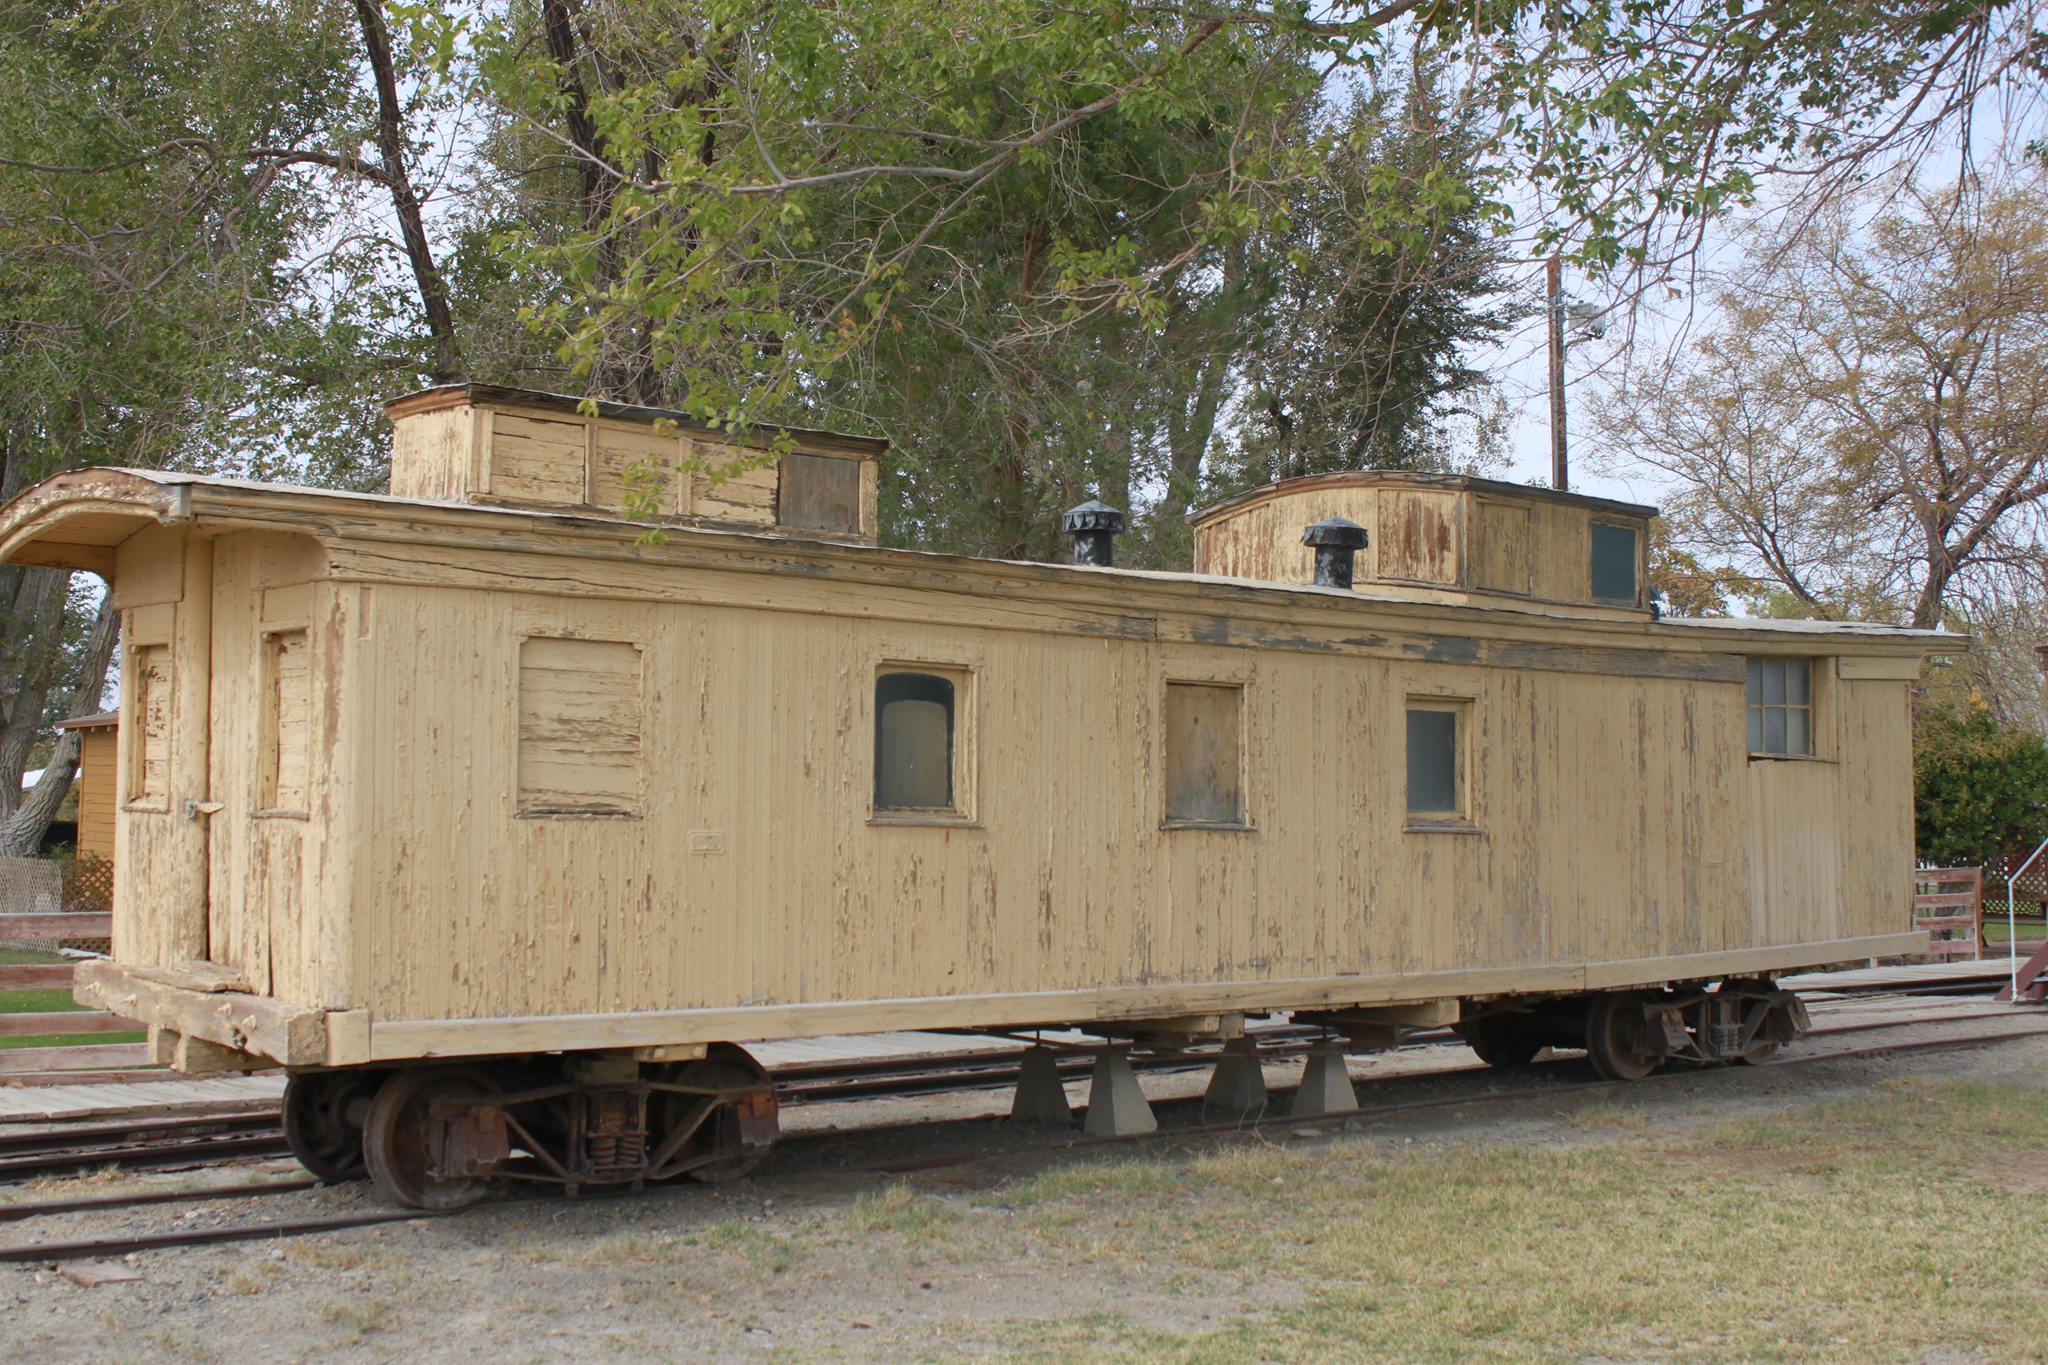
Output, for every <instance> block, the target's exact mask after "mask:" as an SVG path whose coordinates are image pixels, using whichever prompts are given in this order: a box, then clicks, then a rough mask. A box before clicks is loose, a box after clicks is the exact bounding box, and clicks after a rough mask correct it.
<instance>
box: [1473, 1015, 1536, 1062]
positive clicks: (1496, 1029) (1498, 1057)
mask: <svg viewBox="0 0 2048 1365" xmlns="http://www.w3.org/2000/svg"><path fill="white" fill-rule="evenodd" d="M1458 1036H1459V1037H1460V1038H1463V1039H1464V1040H1465V1046H1466V1047H1469V1048H1471V1049H1472V1050H1473V1051H1474V1052H1476V1053H1478V1054H1479V1060H1480V1061H1482V1062H1485V1063H1486V1064H1487V1065H1488V1066H1491V1067H1498V1068H1501V1069H1503V1070H1507V1069H1512V1068H1514V1067H1521V1066H1527V1065H1529V1063H1531V1062H1533V1061H1535V1060H1536V1054H1537V1053H1539V1052H1541V1051H1542V1050H1543V1036H1542V1035H1541V1034H1540V1033H1538V1032H1537V1030H1536V1027H1535V1025H1534V1024H1533V1023H1532V1022H1531V1021H1530V1020H1529V1019H1528V1018H1527V1017H1526V1016H1524V1015H1520V1014H1514V1013H1508V1012H1503V1013H1500V1014H1482V1015H1480V1016H1478V1017H1477V1018H1474V1019H1464V1020H1460V1021H1459V1023H1458Z"/></svg>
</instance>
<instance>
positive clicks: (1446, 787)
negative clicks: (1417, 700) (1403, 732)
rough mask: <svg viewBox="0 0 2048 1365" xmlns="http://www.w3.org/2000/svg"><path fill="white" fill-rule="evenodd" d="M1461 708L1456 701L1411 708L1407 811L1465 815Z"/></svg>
mask: <svg viewBox="0 0 2048 1365" xmlns="http://www.w3.org/2000/svg"><path fill="white" fill-rule="evenodd" d="M1458 710H1459V708H1458V707H1457V706H1456V705H1455V704H1452V705H1428V706H1411V707H1409V708H1408V813H1409V814H1410V815H1427V816H1435V817H1438V818H1445V817H1451V818H1455V817H1458V816H1462V815H1463V814H1464V813H1465V810H1464V801H1463V796H1464V793H1463V792H1461V791H1460V790H1459V786H1460V784H1459V781H1458V767H1459V764H1458Z"/></svg>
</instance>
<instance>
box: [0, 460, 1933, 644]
mask: <svg viewBox="0 0 2048 1365" xmlns="http://www.w3.org/2000/svg"><path fill="white" fill-rule="evenodd" d="M1643 510H1646V511H1647V510H1649V509H1643ZM177 524H190V525H194V526H196V527H199V528H201V529H203V530H206V531H208V532H209V533H213V534H220V533H226V532H231V531H237V530H268V531H281V532H295V533H298V534H301V535H307V536H312V537H314V538H316V539H319V540H322V541H325V542H329V543H341V542H351V541H354V542H377V543H379V544H380V546H381V547H383V549H384V551H385V552H386V553H388V552H389V548H390V547H391V546H392V545H393V544H411V545H415V546H419V547H421V553H422V555H423V556H424V555H425V554H427V553H428V552H429V551H431V549H432V548H433V547H437V546H448V545H451V544H453V545H462V546H465V547H471V548H476V549H483V550H495V551H498V552H501V553H509V554H545V555H564V554H572V555H577V556H583V557H602V558H609V559H614V560H617V559H625V560H636V561H641V562H647V563H650V564H658V563H669V564H678V563H680V564H687V565H692V566H697V567H704V568H718V569H725V570H730V571H738V572H752V573H771V574H772V573H786V574H801V575H805V576H808V577H816V576H819V575H821V574H823V575H829V576H831V577H835V578H840V579H841V580H843V581H846V582H852V583H858V584H861V585H864V586H872V587H874V588H877V589H900V588H904V587H913V588H917V587H921V588H926V589H931V590H937V591H944V592H953V593H967V594H985V595H1000V596H1002V598H1003V599H1004V600H1005V601H1006V602H1012V603H1015V602H1026V601H1032V600H1044V601H1058V602H1059V603H1061V604H1063V605H1067V606H1071V607H1074V608H1077V609H1082V610H1084V611H1086V612H1087V614H1088V617H1089V622H1090V625H1089V628H1090V629H1093V630H1096V631H1098V632H1103V633H1118V634H1128V633H1132V632H1137V633H1142V621H1143V618H1142V617H1141V616H1140V615H1139V613H1143V612H1178V613H1183V614H1187V613H1192V614H1196V615H1199V616H1203V617H1206V618H1212V619H1213V620H1214V622H1215V624H1213V625H1210V626H1197V627H1196V628H1195V629H1194V637H1193V638H1196V639H1203V640H1209V641H1210V642H1212V643H1218V644H1223V643H1243V644H1265V645H1272V646H1277V647H1293V648H1306V649H1318V648H1323V647H1325V644H1324V643H1323V642H1322V640H1321V637H1319V636H1317V635H1315V634H1313V633H1311V632H1313V631H1316V630H1328V629H1335V630H1336V631H1337V632H1339V633H1338V634H1333V635H1330V636H1329V637H1328V641H1327V646H1328V647H1330V648H1337V647H1339V646H1344V645H1362V644H1366V643H1373V644H1385V643H1389V641H1385V640H1381V639H1379V638H1377V637H1364V636H1359V635H1358V634H1357V632H1359V631H1361V630H1372V629H1374V628H1375V626H1376V625H1377V624H1379V623H1376V622H1374V621H1372V620H1371V619H1370V618H1371V617H1372V616H1374V615H1383V616H1385V615H1391V616H1394V617H1402V618H1408V619H1407V620H1405V621H1388V622H1386V623H1385V626H1386V628H1388V629H1393V630H1407V631H1418V630H1425V629H1426V630H1429V631H1433V632H1442V631H1444V630H1445V629H1446V626H1447V625H1448V624H1449V623H1448V622H1447V621H1446V618H1450V620H1451V621H1455V622H1456V624H1457V627H1458V628H1459V629H1461V630H1471V631H1473V632H1474V633H1476V634H1482V635H1494V636H1519V637H1522V638H1525V639H1527V640H1529V641H1531V642H1535V641H1542V640H1546V639H1551V638H1555V637H1556V636H1557V635H1558V633H1559V630H1560V628H1561V627H1569V629H1570V630H1571V632H1572V633H1573V634H1574V635H1576V636H1580V637H1582V638H1583V637H1586V636H1592V637H1598V642H1599V643H1601V644H1603V645H1620V646H1624V647H1625V646H1627V645H1629V644H1631V643H1633V644H1634V645H1635V646H1636V647H1638V648H1641V647H1643V646H1645V645H1651V644H1655V645H1660V646H1667V647H1677V648H1681V649H1684V648H1691V649H1696V650H1700V651H1702V652H1715V653H1720V652H1726V651H1729V650H1734V649H1742V648H1750V649H1761V650H1763V651H1764V652H1780V653H1788V654H1789V653H1797V652H1800V651H1801V650H1805V651H1811V650H1812V648H1813V646H1814V643H1815V637H1835V638H1838V639H1841V640H1843V641H1845V642H1846V641H1849V640H1854V641H1855V642H1856V643H1855V651H1856V652H1857V653H1895V654H1913V655H1929V654H1944V653H1960V652H1963V651H1964V650H1966V649H1967V648H1968V647H1969V639H1968V637H1967V636H1964V635H1960V634H1957V633H1953V632H1944V631H1930V630H1914V629H1910V628H1907V627H1903V626H1891V625H1884V624H1879V623H1870V622H1822V621H1763V620H1755V619H1750V618H1731V619H1719V620H1708V619H1665V620H1661V621H1650V620H1636V619H1630V620H1616V619H1611V618H1599V617H1591V616H1584V615H1580V614H1578V613H1575V612H1573V611H1572V610H1571V609H1569V608H1560V607H1558V606H1556V605H1555V604H1539V603H1531V604H1526V605H1521V604H1512V603H1492V602H1489V603H1487V604H1486V605H1483V606H1481V605H1476V604H1475V605H1460V604H1456V603H1451V602H1446V601H1444V600H1442V599H1441V597H1439V596H1436V595H1433V594H1432V593H1430V592H1429V591H1428V590H1426V589H1405V590H1404V589H1402V588H1400V587H1398V586H1393V585H1380V584H1375V585H1372V586H1371V588H1370V589H1369V590H1367V591H1348V590H1345V589H1339V588H1320V587H1316V586H1313V585H1311V584H1279V583H1269V582H1263V581H1258V580H1252V579H1239V578H1226V577H1221V576H1218V575H1213V574H1195V573H1175V572H1165V571H1160V570H1150V569H1129V568H1096V567H1092V566H1082V565H1071V564H1047V563H1041V562H1035V561H1018V560H992V559H977V558H974V557H971V556H965V555H953V554H940V553H935V552H931V551H923V550H903V549H891V548H884V547H878V546H872V545H858V544H846V543H840V542H830V541H818V540H810V539H807V538H806V537H804V536H803V534H802V533H801V532H792V531H788V530H776V529H771V528H760V529H755V530H739V529H733V528H731V527H729V526H698V525H690V524H682V525H678V524H676V523H673V522H669V523H663V524H660V525H656V524H654V523H648V522H637V521H628V520H622V519H617V518H610V517H598V516H589V515H578V514H575V513H570V512H561V511H550V510H545V509H537V508H522V507H493V506H477V505H474V504H470V503H462V502H453V501H437V500H430V499H415V498H396V497H392V496H390V495H388V494H381V493H353V492H344V491H339V490H334V489H321V488H307V487H303V486H300V485H296V484H280V483H264V482H259V481H256V480H250V479H237V478H227V477H222V476H218V475H202V474H180V473H171V472H165V471H158V470H137V469H115V468H98V469H85V470H74V471H71V472H69V473H64V474H58V475H55V476H53V477H52V478H49V479H45V480H44V481H43V482H41V483H39V484H36V485H35V486H34V487H32V488H30V489H28V490H27V491H25V492H23V493H22V494H20V495H19V496H18V497H16V498H15V499H14V500H13V501H12V502H11V503H9V504H7V505H6V506H5V507H0V561H4V562H10V563H17V564H39V565H48V566H52V567H58V568H68V569H79V570H85V571H89V572H92V573H97V574H99V575H101V576H102V577H104V578H107V579H109V580H110V581H111V580H112V578H113V575H114V567H115V555H114V550H115V547H116V546H118V545H119V544H120V543H121V542H122V541H124V540H126V539H127V538H128V537H129V536H131V535H134V534H135V533H136V532H138V531H140V530H142V529H143V528H145V527H147V526H152V525H177ZM650 535H658V536H659V537H660V539H659V540H658V541H657V540H653V539H650ZM1224 618H1233V619H1232V620H1225V619H1224ZM1234 618H1247V619H1246V620H1245V621H1244V622H1243V623H1242V624H1241V626H1240V625H1239V623H1238V622H1237V621H1236V620H1235V619H1234ZM1254 618H1255V619H1254ZM1422 618H1428V619H1427V621H1426V622H1425V621H1423V620H1422ZM1233 626H1239V628H1238V629H1236V630H1235V631H1233V629H1232V627H1233ZM1205 632H1206V633H1205ZM1411 638H1414V639H1424V640H1427V639H1440V640H1457V639H1462V637H1461V636H1450V635H1434V636H1426V637H1425V636H1415V637H1411ZM1688 641H1689V642H1690V643H1689V644H1688V643H1687V642H1688ZM1465 643H1469V641H1466V642H1465ZM1402 647H1403V648H1406V647H1407V646H1406V645H1405V643H1404V644H1403V645H1402ZM1530 647H1534V646H1533V645H1531V646H1530ZM1420 648H1421V649H1422V651H1423V652H1421V653H1419V654H1418V657H1419V658H1424V659H1428V658H1441V659H1444V660H1446V661H1450V662H1458V661H1465V660H1464V656H1463V655H1462V653H1461V652H1460V651H1459V650H1458V649H1456V648H1453V649H1452V650H1451V652H1449V653H1436V652H1431V651H1430V648H1429V646H1427V645H1424V646H1421V647H1420Z"/></svg>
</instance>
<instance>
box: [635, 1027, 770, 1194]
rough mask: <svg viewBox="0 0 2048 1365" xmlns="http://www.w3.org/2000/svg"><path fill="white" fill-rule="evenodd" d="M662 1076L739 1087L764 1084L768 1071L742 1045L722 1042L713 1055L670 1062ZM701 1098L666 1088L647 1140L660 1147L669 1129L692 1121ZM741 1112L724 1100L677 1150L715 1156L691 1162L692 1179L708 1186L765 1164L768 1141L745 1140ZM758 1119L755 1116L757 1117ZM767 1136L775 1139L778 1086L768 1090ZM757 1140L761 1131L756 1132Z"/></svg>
mask: <svg viewBox="0 0 2048 1365" xmlns="http://www.w3.org/2000/svg"><path fill="white" fill-rule="evenodd" d="M662 1079H664V1080H666V1081H670V1082H672V1083H674V1084H677V1085H701V1086H705V1087H707V1088H715V1089H720V1090H724V1089H733V1088H737V1087H741V1086H755V1085H765V1084H767V1083H768V1073H767V1072H766V1071H764V1070H762V1068H761V1064H760V1063H759V1062H757V1061H755V1060H754V1059H753V1058H752V1057H751V1056H749V1055H748V1054H747V1053H746V1051H745V1050H744V1049H741V1048H737V1047H733V1046H730V1045H729V1044H723V1043H721V1044H718V1045H717V1046H715V1047H713V1048H712V1049H711V1051H710V1053H709V1055H707V1056H705V1057H704V1058H702V1059H700V1060H698V1061H694V1062H681V1063H678V1064H677V1065H675V1066H673V1067H671V1068H670V1069H669V1071H668V1074H667V1075H665V1076H664V1077H663V1078H662ZM700 1103H702V1101H701V1099H700V1098H699V1097H697V1096H694V1095H678V1094H675V1093H673V1092H667V1093H663V1094H662V1096H661V1101H660V1105H659V1117H658V1119H657V1120H656V1122H655V1124H654V1125H653V1126H654V1131H653V1132H652V1133H651V1134H649V1139H648V1140H649V1145H650V1146H652V1147H657V1148H658V1147H660V1146H661V1144H662V1142H663V1141H664V1139H665V1138H666V1136H667V1134H669V1133H671V1132H673V1131H675V1129H676V1127H677V1125H679V1124H683V1123H687V1122H690V1121H691V1120H692V1119H694V1118H695V1117H696V1112H697V1106H698V1105H699V1104H700ZM742 1118H743V1116H742V1114H741V1111H740V1109H739V1107H738V1106H736V1105H731V1104H727V1105H721V1106H720V1107H719V1109H718V1112H716V1113H715V1114H713V1115H711V1117H710V1118H708V1119H706V1120H705V1121H704V1125H703V1126H702V1127H701V1128H699V1129H698V1130H697V1131H696V1132H695V1133H693V1134H692V1135H691V1136H690V1137H689V1138H688V1139H686V1140H685V1141H684V1143H683V1145H682V1146H681V1147H680V1148H679V1149H677V1151H676V1159H677V1160H681V1161H691V1160H696V1159H698V1158H702V1157H711V1158H713V1159H712V1160H710V1161H706V1162H705V1163H704V1164H703V1165H700V1166H693V1167H691V1168H690V1169H689V1170H688V1171H686V1172H684V1174H685V1175H688V1176H689V1177H690V1179H692V1180H701V1181H703V1182H704V1183H705V1184H707V1185H721V1184H724V1183H725V1182H726V1181H728V1180H738V1179H739V1178H740V1177H741V1176H743V1175H746V1174H747V1173H748V1172H750V1171H752V1170H753V1169H754V1168H755V1167H756V1166H758V1165H760V1164H761V1161H762V1158H764V1157H766V1156H767V1155H768V1144H767V1143H766V1142H758V1141H757V1143H756V1144H755V1145H752V1146H749V1145H747V1144H746V1143H745V1142H744V1140H743V1134H742ZM759 1121H760V1120H759V1119H758V1118H757V1122H759ZM765 1123H766V1125H767V1130H768V1131H767V1134H766V1136H767V1137H768V1139H769V1141H771V1142H772V1141H773V1140H774V1128H775V1100H774V1091H773V1090H770V1091H769V1092H768V1100H767V1114H766V1116H765ZM755 1136H756V1138H757V1139H758V1138H759V1137H760V1136H762V1134H760V1133H759V1132H756V1133H755Z"/></svg>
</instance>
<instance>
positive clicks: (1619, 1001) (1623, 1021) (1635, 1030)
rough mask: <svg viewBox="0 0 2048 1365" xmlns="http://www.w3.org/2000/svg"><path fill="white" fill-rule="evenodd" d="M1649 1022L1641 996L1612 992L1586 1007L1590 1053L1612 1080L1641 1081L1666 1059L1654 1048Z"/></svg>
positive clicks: (1594, 1063)
mask: <svg viewBox="0 0 2048 1365" xmlns="http://www.w3.org/2000/svg"><path fill="white" fill-rule="evenodd" d="M1649 1033H1650V1026H1649V1021H1648V1020H1647V1019H1646V1018H1645V1017H1644V1015H1643V1000H1642V997H1641V996H1639V995H1631V994H1629V993H1627V992H1625V991H1612V992H1609V993H1608V994H1605V995H1596V996H1594V997H1593V1003H1592V1004H1591V1005H1590V1006H1588V1007H1587V1010H1586V1056H1587V1058H1588V1059H1589V1060H1590V1061H1591V1062H1592V1063H1593V1069H1594V1070H1595V1071H1597V1072H1599V1073H1600V1074H1601V1075H1602V1076H1604V1077H1606V1078H1607V1079H1608V1080H1610V1081H1639V1080H1642V1079H1643V1078H1644V1077H1645V1076H1648V1075H1649V1074H1650V1073H1651V1072H1653V1071H1655V1070H1656V1069H1657V1066H1658V1064H1659V1063H1660V1062H1662V1061H1663V1060H1664V1059H1663V1058H1662V1057H1660V1056H1659V1055H1658V1054H1657V1053H1655V1052H1652V1051H1651V1050H1650V1039H1649Z"/></svg>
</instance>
